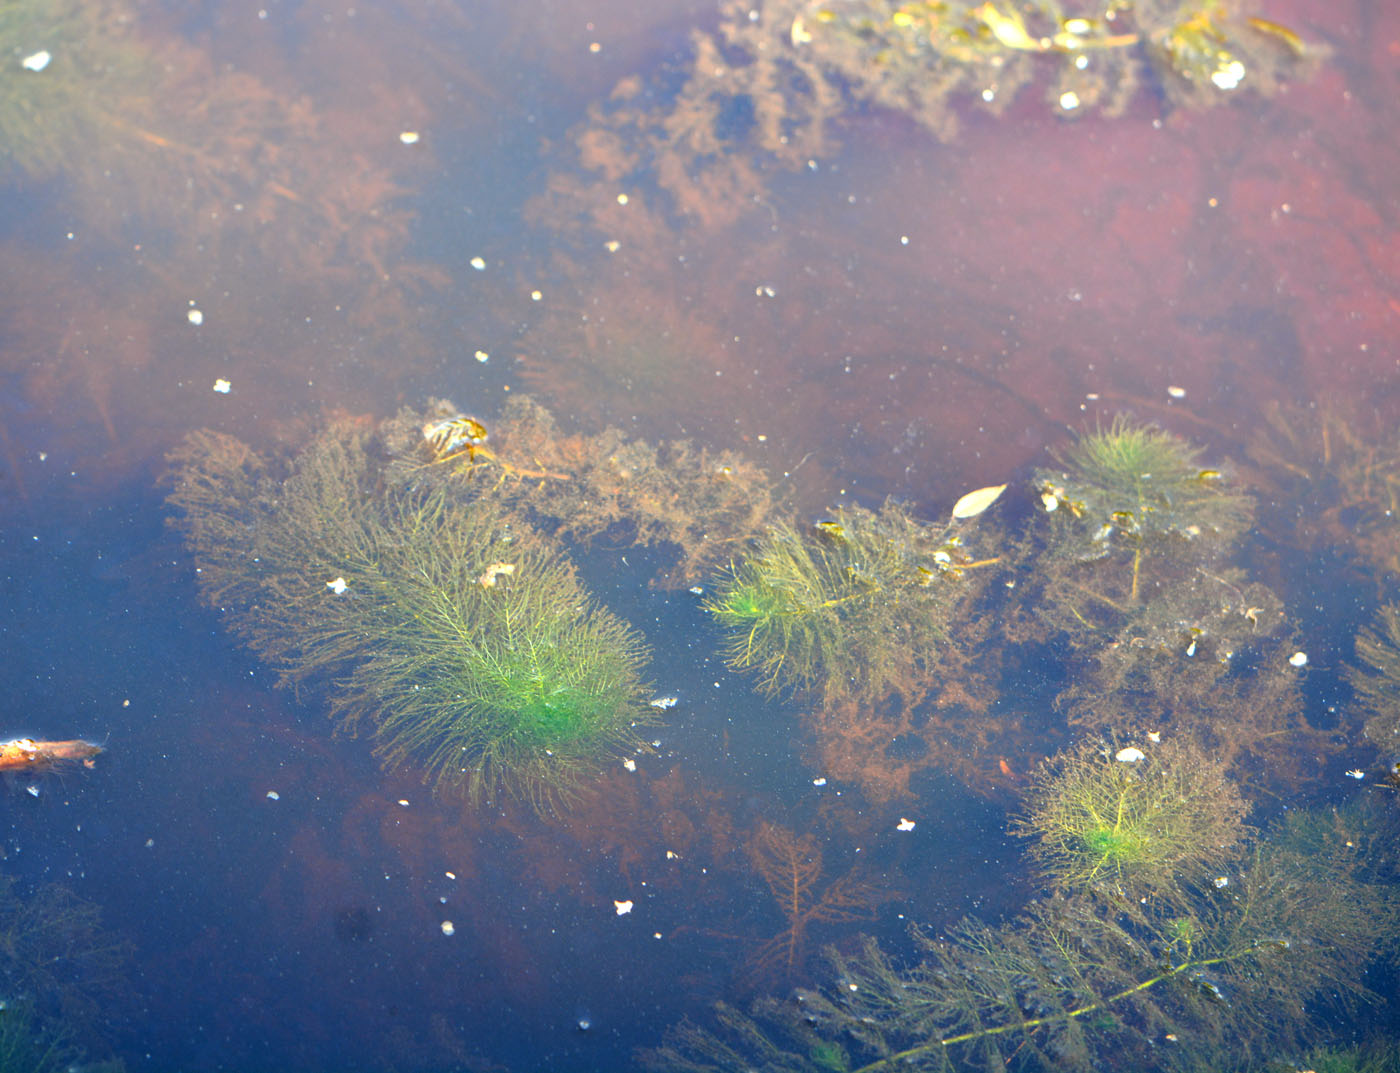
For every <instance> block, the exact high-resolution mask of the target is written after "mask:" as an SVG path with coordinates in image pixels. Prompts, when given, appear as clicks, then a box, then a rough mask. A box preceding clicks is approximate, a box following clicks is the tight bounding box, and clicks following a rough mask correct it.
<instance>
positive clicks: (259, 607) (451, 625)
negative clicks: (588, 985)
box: [171, 426, 654, 810]
mask: <svg viewBox="0 0 1400 1073" xmlns="http://www.w3.org/2000/svg"><path fill="white" fill-rule="evenodd" d="M173 461H174V463H175V466H176V475H175V478H174V479H175V490H174V492H173V493H172V495H171V501H172V503H173V504H174V505H176V506H177V507H179V508H180V509H181V510H182V511H183V512H184V516H183V519H182V525H183V526H184V528H185V530H186V532H187V533H188V535H189V539H190V542H191V545H192V547H193V548H194V550H195V554H196V559H197V562H198V564H199V572H200V578H201V585H202V588H203V592H204V594H205V597H206V599H208V600H209V601H210V602H211V603H217V605H218V606H222V607H225V608H226V609H227V612H228V616H229V621H230V624H231V626H232V628H233V629H234V631H235V632H236V633H237V634H238V635H239V636H240V637H242V638H243V639H244V640H245V641H246V642H247V643H248V644H249V646H250V647H252V648H253V649H254V650H255V651H257V652H258V653H259V654H260V655H262V656H263V658H265V659H267V660H268V662H270V663H271V664H272V665H273V666H275V667H277V668H278V669H279V670H280V671H281V673H282V676H283V679H284V681H287V682H296V683H300V682H311V681H319V682H322V683H328V684H329V685H328V687H329V690H330V695H331V700H332V707H333V710H334V711H335V712H336V714H337V716H338V717H339V719H340V720H341V723H342V725H343V726H344V727H346V728H347V729H351V730H360V729H367V730H369V731H370V733H372V735H373V737H374V739H375V742H376V750H377V752H379V753H380V755H382V756H383V757H384V758H385V760H386V762H388V763H390V764H393V765H395V766H397V765H401V764H412V765H414V766H417V767H419V768H421V769H422V770H423V772H424V778H425V780H426V781H428V782H430V783H431V784H433V785H434V786H435V788H436V789H438V790H439V791H443V792H446V793H449V794H451V793H458V794H462V795H465V796H467V797H468V798H470V799H471V800H473V801H477V800H481V799H482V798H494V797H495V796H497V794H498V792H499V791H502V790H504V791H506V792H508V793H509V794H511V795H513V796H515V797H519V798H521V799H524V800H526V801H528V802H530V803H531V804H532V805H535V806H536V807H538V808H540V809H546V810H547V809H549V808H551V807H552V806H554V805H555V804H557V803H558V801H559V800H560V799H561V798H562V797H566V796H568V795H569V794H570V793H571V792H572V791H573V790H574V789H575V788H576V787H577V785H578V783H579V782H580V780H582V779H583V778H585V777H587V776H588V775H589V774H592V773H596V771H598V770H599V769H600V768H601V766H602V764H604V763H605V762H606V761H608V760H609V759H619V760H620V759H621V758H623V757H625V756H627V755H629V754H630V753H631V752H633V751H634V750H636V749H638V748H639V747H640V746H641V741H640V739H639V738H638V737H637V732H636V728H637V727H639V726H642V725H645V724H646V723H648V722H650V721H651V718H650V716H651V715H652V714H654V710H653V709H650V708H649V707H648V706H647V705H646V703H645V698H646V690H645V688H644V684H643V682H642V679H641V677H640V672H641V668H642V665H643V663H644V661H645V656H646V652H645V648H644V646H643V645H642V643H641V640H640V639H639V638H638V637H637V636H636V635H635V634H634V633H633V632H632V631H631V630H630V629H629V628H628V627H627V626H625V625H624V624H623V623H622V622H621V621H620V620H619V619H618V618H617V617H616V616H614V615H613V614H611V613H610V612H608V611H607V610H605V609H603V608H601V607H599V606H598V605H597V604H596V602H595V601H594V600H593V599H592V598H591V597H590V596H589V595H588V593H587V592H586V591H585V590H584V589H583V587H582V585H581V584H580V582H579V580H578V578H577V575H576V572H575V570H574V568H573V566H572V564H571V563H570V561H569V559H568V556H567V554H566V553H565V552H564V551H563V549H562V548H560V547H559V546H558V545H556V544H555V543H553V542H552V541H550V540H548V539H547V538H545V537H544V536H542V535H541V534H539V533H538V532H537V531H536V530H534V529H533V528H532V527H531V526H530V525H529V524H528V522H526V521H524V520H523V519H520V518H518V517H513V516H511V515H510V514H509V513H508V512H506V511H505V510H504V509H503V508H502V506H501V505H500V504H498V503H496V502H494V501H492V500H489V499H487V500H485V501H478V502H472V503H466V504H463V503H459V502H453V501H451V500H450V499H449V498H448V497H447V496H446V495H445V494H444V493H443V492H442V491H441V490H437V491H432V490H429V491H424V492H413V491H409V490H405V489H398V488H394V487H385V486H383V483H382V479H381V474H380V473H379V467H378V465H377V464H376V463H375V461H374V460H373V459H372V458H371V454H370V447H369V437H368V436H367V435H365V434H364V433H363V432H360V431H358V430H356V429H354V428H350V427H344V426H341V427H332V428H331V429H329V430H327V431H326V432H325V433H323V434H322V435H321V436H320V437H318V438H317V440H316V441H314V442H313V443H312V445H311V446H310V447H308V448H307V449H306V450H305V451H303V452H302V453H301V454H300V455H299V456H297V457H296V458H295V459H294V460H292V461H291V462H290V464H289V466H288V468H287V471H286V472H285V474H280V475H274V474H275V469H274V467H273V465H272V463H270V462H268V461H266V460H263V459H261V458H259V457H258V456H256V455H254V454H253V453H252V452H251V451H250V450H249V449H248V448H247V447H245V446H244V445H242V444H240V443H238V442H237V441H234V440H232V439H230V438H228V437H224V436H219V435H216V434H212V433H206V434H201V435H197V436H195V437H192V438H191V439H190V440H189V441H188V442H187V443H186V445H185V446H184V448H182V449H181V450H180V451H179V452H178V453H177V454H176V455H175V456H174V458H173Z"/></svg>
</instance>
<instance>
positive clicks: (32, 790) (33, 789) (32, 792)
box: [25, 782, 39, 797]
mask: <svg viewBox="0 0 1400 1073" xmlns="http://www.w3.org/2000/svg"><path fill="white" fill-rule="evenodd" d="M25 790H26V791H28V793H29V796H30V797H38V796H39V787H38V786H36V785H35V784H34V783H32V782H31V783H30V784H29V785H28V786H26V787H25Z"/></svg>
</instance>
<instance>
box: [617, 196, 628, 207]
mask: <svg viewBox="0 0 1400 1073" xmlns="http://www.w3.org/2000/svg"><path fill="white" fill-rule="evenodd" d="M627 201H628V198H627V195H626V194H618V195H617V203H618V204H619V205H626V204H627Z"/></svg>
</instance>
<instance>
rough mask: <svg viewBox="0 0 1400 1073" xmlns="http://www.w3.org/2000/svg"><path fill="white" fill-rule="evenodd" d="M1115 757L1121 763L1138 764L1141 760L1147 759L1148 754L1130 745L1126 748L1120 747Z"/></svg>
mask: <svg viewBox="0 0 1400 1073" xmlns="http://www.w3.org/2000/svg"><path fill="white" fill-rule="evenodd" d="M1113 759H1115V760H1117V761H1118V762H1119V763H1120V764H1136V763H1137V762H1138V761H1139V760H1146V759H1147V754H1146V753H1145V752H1143V751H1142V750H1141V749H1135V748H1133V746H1131V745H1129V746H1128V747H1127V748H1126V749H1119V750H1118V752H1116V753H1114V754H1113Z"/></svg>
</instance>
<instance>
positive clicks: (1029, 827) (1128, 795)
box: [1013, 736, 1249, 898]
mask: <svg viewBox="0 0 1400 1073" xmlns="http://www.w3.org/2000/svg"><path fill="white" fill-rule="evenodd" d="M1129 742H1136V743H1135V744H1132V743H1129ZM1139 745H1141V748H1139V747H1138V746H1139ZM1248 811H1249V809H1248V806H1247V805H1246V803H1245V801H1244V799H1243V798H1242V797H1241V796H1240V792H1239V790H1238V789H1237V788H1236V786H1235V785H1234V783H1233V782H1231V781H1230V780H1229V779H1228V778H1226V776H1225V763H1224V762H1223V761H1222V760H1220V759H1219V758H1217V757H1213V756H1211V755H1208V754H1207V753H1206V752H1205V751H1204V750H1203V749H1202V748H1201V747H1200V746H1198V745H1196V744H1194V743H1193V742H1190V741H1186V740H1181V739H1172V740H1168V741H1157V742H1153V741H1152V740H1150V739H1149V738H1147V737H1146V736H1144V737H1142V738H1141V740H1140V741H1139V740H1138V739H1122V740H1119V741H1115V740H1112V739H1108V740H1103V741H1090V742H1086V743H1084V744H1082V745H1080V746H1079V747H1078V748H1075V749H1072V750H1069V751H1067V752H1065V753H1062V754H1060V755H1059V756H1057V757H1056V758H1055V759H1054V760H1052V761H1050V762H1047V764H1046V765H1045V766H1044V767H1042V768H1041V770H1040V771H1039V772H1038V773H1037V775H1036V777H1035V784H1034V786H1033V787H1032V789H1031V791H1030V793H1029V795H1028V800H1027V805H1026V809H1025V812H1024V814H1023V815H1022V817H1021V818H1020V819H1019V821H1018V822H1017V823H1016V824H1015V826H1014V828H1013V830H1015V831H1016V833H1018V834H1021V835H1025V836H1028V837H1031V838H1033V839H1034V844H1033V847H1032V849H1031V855H1032V857H1033V858H1034V859H1035V860H1036V862H1037V864H1038V865H1039V866H1040V868H1041V870H1042V871H1043V873H1044V874H1045V875H1046V877H1047V878H1048V879H1049V880H1050V881H1051V883H1052V884H1053V885H1054V886H1055V887H1057V888H1059V889H1062V890H1077V889H1090V888H1099V889H1104V890H1107V891H1111V892H1113V893H1115V894H1117V895H1119V896H1122V897H1127V898H1139V897H1143V896H1147V895H1151V896H1153V897H1164V896H1167V895H1168V894H1173V895H1175V896H1178V897H1179V896H1181V891H1182V887H1183V885H1184V884H1185V885H1189V884H1192V883H1200V882H1204V881H1206V880H1207V879H1208V878H1209V877H1210V876H1212V875H1218V874H1219V870H1220V868H1221V867H1222V866H1223V865H1224V864H1225V862H1227V861H1228V860H1229V859H1230V857H1231V855H1232V851H1233V847H1234V846H1235V845H1236V844H1237V843H1238V842H1240V841H1241V840H1242V839H1243V838H1244V836H1245V833H1246V832H1245V828H1244V817H1245V815H1246V814H1247V812H1248Z"/></svg>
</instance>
